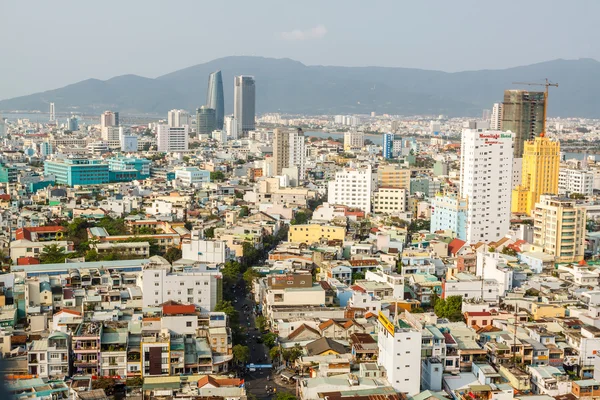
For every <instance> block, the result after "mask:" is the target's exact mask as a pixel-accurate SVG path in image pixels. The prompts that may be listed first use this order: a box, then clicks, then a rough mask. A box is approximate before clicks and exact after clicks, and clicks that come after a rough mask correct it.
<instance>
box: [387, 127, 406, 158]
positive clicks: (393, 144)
mask: <svg viewBox="0 0 600 400" xmlns="http://www.w3.org/2000/svg"><path fill="white" fill-rule="evenodd" d="M402 142H403V141H402V138H401V137H396V135H394V134H393V133H384V134H383V153H382V155H383V158H385V159H388V160H389V159H392V158H394V157H398V155H400V154H402V148H403V146H402V144H403V143H402Z"/></svg>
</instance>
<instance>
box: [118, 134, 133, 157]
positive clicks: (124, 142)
mask: <svg viewBox="0 0 600 400" xmlns="http://www.w3.org/2000/svg"><path fill="white" fill-rule="evenodd" d="M119 142H120V144H121V151H122V152H123V153H133V152H136V151H138V137H137V136H135V135H129V134H126V133H123V134H121V135H120V137H119Z"/></svg>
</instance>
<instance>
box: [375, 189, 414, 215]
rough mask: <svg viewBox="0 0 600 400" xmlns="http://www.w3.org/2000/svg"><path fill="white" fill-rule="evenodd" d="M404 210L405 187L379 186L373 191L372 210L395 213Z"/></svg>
mask: <svg viewBox="0 0 600 400" xmlns="http://www.w3.org/2000/svg"><path fill="white" fill-rule="evenodd" d="M404 211H406V189H396V188H379V189H377V191H375V193H373V212H374V213H386V214H397V213H402V212H404Z"/></svg>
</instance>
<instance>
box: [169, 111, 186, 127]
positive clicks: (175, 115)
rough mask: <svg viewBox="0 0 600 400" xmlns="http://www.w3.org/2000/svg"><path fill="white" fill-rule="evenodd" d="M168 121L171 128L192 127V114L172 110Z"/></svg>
mask: <svg viewBox="0 0 600 400" xmlns="http://www.w3.org/2000/svg"><path fill="white" fill-rule="evenodd" d="M167 120H168V124H169V126H170V127H171V128H182V127H183V126H185V125H190V114H188V112H187V111H185V110H171V111H169V114H168V116H167Z"/></svg>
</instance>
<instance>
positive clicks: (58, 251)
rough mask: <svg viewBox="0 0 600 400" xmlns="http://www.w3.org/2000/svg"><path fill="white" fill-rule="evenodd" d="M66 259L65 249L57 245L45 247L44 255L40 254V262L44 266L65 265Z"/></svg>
mask: <svg viewBox="0 0 600 400" xmlns="http://www.w3.org/2000/svg"><path fill="white" fill-rule="evenodd" d="M66 258H67V255H66V254H65V248H64V247H61V246H59V245H57V244H51V245H49V246H44V248H43V249H42V253H41V254H40V262H41V263H42V264H56V263H63V262H65V259H66Z"/></svg>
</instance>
